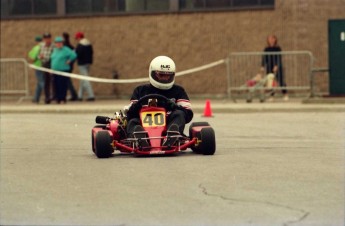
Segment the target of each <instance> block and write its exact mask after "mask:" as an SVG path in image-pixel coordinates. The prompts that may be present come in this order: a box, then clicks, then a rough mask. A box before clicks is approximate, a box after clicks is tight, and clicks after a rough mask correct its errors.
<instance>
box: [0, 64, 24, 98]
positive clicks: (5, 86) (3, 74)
mask: <svg viewBox="0 0 345 226" xmlns="http://www.w3.org/2000/svg"><path fill="white" fill-rule="evenodd" d="M0 62H1V64H0V65H1V66H0V94H1V95H4V94H16V95H21V94H22V95H23V96H21V99H23V98H25V97H28V96H29V81H28V67H27V61H26V60H25V59H22V58H8V59H0Z"/></svg>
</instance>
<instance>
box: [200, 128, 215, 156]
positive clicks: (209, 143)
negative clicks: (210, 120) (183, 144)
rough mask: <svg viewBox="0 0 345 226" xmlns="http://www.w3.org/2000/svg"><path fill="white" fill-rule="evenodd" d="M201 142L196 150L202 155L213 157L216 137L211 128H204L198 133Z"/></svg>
mask: <svg viewBox="0 0 345 226" xmlns="http://www.w3.org/2000/svg"><path fill="white" fill-rule="evenodd" d="M200 137H201V139H200V140H201V142H200V143H199V146H198V149H199V151H200V153H201V154H203V155H213V154H214V153H215V152H216V136H215V133H214V130H213V129H212V128H211V127H206V128H203V129H201V131H200Z"/></svg>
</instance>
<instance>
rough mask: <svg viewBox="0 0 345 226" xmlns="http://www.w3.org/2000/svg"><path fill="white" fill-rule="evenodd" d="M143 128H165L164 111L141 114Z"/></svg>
mask: <svg viewBox="0 0 345 226" xmlns="http://www.w3.org/2000/svg"><path fill="white" fill-rule="evenodd" d="M141 120H142V123H143V127H153V126H165V112H164V111H150V112H141Z"/></svg>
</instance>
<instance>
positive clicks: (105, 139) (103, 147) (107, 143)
mask: <svg viewBox="0 0 345 226" xmlns="http://www.w3.org/2000/svg"><path fill="white" fill-rule="evenodd" d="M112 141H113V139H112V138H111V136H110V134H109V133H108V132H107V131H99V132H98V133H97V134H96V138H95V142H96V145H95V154H96V156H97V157H98V158H109V157H110V156H111V154H112V153H113V150H114V149H113V147H112V145H111V143H112Z"/></svg>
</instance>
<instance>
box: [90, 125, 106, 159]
mask: <svg viewBox="0 0 345 226" xmlns="http://www.w3.org/2000/svg"><path fill="white" fill-rule="evenodd" d="M93 128H101V129H105V126H94V127H93ZM95 139H96V138H95V137H94V135H93V131H91V146H92V151H93V153H95Z"/></svg>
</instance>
